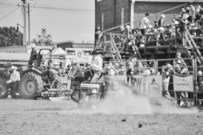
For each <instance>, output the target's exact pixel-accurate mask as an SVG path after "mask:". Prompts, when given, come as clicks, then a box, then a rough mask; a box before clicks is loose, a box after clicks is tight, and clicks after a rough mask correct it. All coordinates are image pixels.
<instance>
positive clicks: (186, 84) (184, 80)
mask: <svg viewBox="0 0 203 135" xmlns="http://www.w3.org/2000/svg"><path fill="white" fill-rule="evenodd" d="M173 85H174V91H187V92H193V91H194V86H193V76H192V75H191V76H186V77H179V76H173Z"/></svg>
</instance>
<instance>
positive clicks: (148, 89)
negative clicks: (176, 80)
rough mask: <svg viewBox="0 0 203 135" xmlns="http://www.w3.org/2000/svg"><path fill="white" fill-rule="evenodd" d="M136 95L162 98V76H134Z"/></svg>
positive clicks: (133, 82) (133, 83)
mask: <svg viewBox="0 0 203 135" xmlns="http://www.w3.org/2000/svg"><path fill="white" fill-rule="evenodd" d="M132 85H133V87H134V93H135V92H137V93H138V94H145V95H148V96H149V97H162V76H160V75H150V76H133V79H132Z"/></svg>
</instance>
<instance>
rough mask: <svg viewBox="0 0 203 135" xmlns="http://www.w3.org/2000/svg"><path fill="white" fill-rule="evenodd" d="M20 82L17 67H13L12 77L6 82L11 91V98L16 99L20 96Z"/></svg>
mask: <svg viewBox="0 0 203 135" xmlns="http://www.w3.org/2000/svg"><path fill="white" fill-rule="evenodd" d="M19 81H20V73H19V72H18V71H17V67H15V66H11V76H10V79H9V80H8V81H7V82H6V83H7V84H8V88H10V89H11V97H12V98H16V97H17V96H19V95H20V94H19V93H18V85H19Z"/></svg>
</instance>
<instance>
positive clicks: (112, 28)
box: [103, 3, 186, 33]
mask: <svg viewBox="0 0 203 135" xmlns="http://www.w3.org/2000/svg"><path fill="white" fill-rule="evenodd" d="M185 5H186V3H184V4H181V5H178V6H176V7H172V8H169V9H166V10H163V11H161V12H158V13H156V14H154V15H152V17H154V16H157V15H159V14H162V13H165V12H168V11H171V10H174V9H177V8H179V7H182V6H185ZM141 19H142V18H140V19H139V20H137V21H134V22H128V23H125V24H121V25H118V26H115V27H112V28H109V29H106V30H104V31H103V32H104V33H106V32H108V31H111V30H114V29H117V28H120V27H121V26H125V25H128V24H131V23H135V22H138V21H140V20H141Z"/></svg>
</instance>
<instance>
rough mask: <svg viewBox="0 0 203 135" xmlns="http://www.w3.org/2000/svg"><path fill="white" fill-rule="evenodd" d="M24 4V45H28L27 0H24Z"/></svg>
mask: <svg viewBox="0 0 203 135" xmlns="http://www.w3.org/2000/svg"><path fill="white" fill-rule="evenodd" d="M22 2H23V6H22V11H23V45H24V46H26V45H27V41H26V39H27V38H26V35H27V24H26V0H22Z"/></svg>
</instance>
